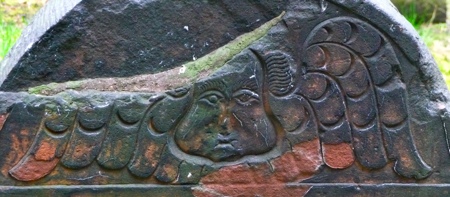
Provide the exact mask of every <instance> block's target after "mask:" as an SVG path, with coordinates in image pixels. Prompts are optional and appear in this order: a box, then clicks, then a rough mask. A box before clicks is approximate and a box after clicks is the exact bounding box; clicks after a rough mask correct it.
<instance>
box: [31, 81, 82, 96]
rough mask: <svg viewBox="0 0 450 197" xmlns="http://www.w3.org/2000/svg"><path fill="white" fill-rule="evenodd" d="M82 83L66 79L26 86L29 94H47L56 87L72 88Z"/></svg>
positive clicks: (78, 86)
mask: <svg viewBox="0 0 450 197" xmlns="http://www.w3.org/2000/svg"><path fill="white" fill-rule="evenodd" d="M82 85H83V82H82V81H68V82H65V83H49V84H45V85H40V86H36V87H31V88H28V93H30V94H48V93H49V92H53V91H55V90H56V89H63V90H74V89H77V88H80V87H81V86H82Z"/></svg>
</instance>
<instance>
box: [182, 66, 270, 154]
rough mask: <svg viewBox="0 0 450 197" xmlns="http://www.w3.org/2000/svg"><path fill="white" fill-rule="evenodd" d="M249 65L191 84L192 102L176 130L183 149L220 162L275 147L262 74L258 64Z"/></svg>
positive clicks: (259, 152)
mask: <svg viewBox="0 0 450 197" xmlns="http://www.w3.org/2000/svg"><path fill="white" fill-rule="evenodd" d="M249 67H252V68H251V69H248V68H247V69H244V71H241V72H235V73H228V74H225V75H221V76H218V77H215V78H212V79H209V80H207V81H203V82H199V83H197V84H195V85H194V101H193V104H192V106H191V108H190V109H189V111H188V113H187V114H186V116H185V118H184V119H183V120H182V121H181V123H180V125H179V126H178V128H177V129H176V131H175V141H176V143H177V144H178V146H179V148H180V149H181V150H182V151H184V152H186V153H188V154H192V155H198V156H202V157H205V158H208V159H210V160H212V161H215V162H219V161H234V160H237V159H239V158H241V157H243V156H245V155H257V154H261V153H265V152H267V151H269V150H271V149H272V148H273V147H274V146H275V144H276V132H275V129H274V127H273V125H272V123H271V121H270V120H269V118H268V116H267V115H266V112H265V110H264V105H263V100H262V74H261V71H260V68H259V66H258V65H255V66H249ZM255 67H256V68H255Z"/></svg>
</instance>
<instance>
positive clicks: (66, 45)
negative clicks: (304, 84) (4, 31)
mask: <svg viewBox="0 0 450 197" xmlns="http://www.w3.org/2000/svg"><path fill="white" fill-rule="evenodd" d="M286 2H287V1H286V0H275V1H274V0H263V1H239V2H236V1H217V2H215V1H200V2H197V1H177V0H170V1H151V0H142V1H141V0H139V1H138V0H136V1H133V0H129V1H128V0H127V1H81V0H70V1H67V2H66V1H58V0H53V1H49V2H48V3H47V4H46V6H45V8H44V12H41V14H38V16H37V17H36V18H35V20H34V21H33V22H32V24H31V26H30V27H29V28H28V31H27V32H26V33H25V35H24V36H23V37H22V40H21V42H23V44H21V45H19V46H17V47H16V48H15V49H14V51H13V53H12V54H10V56H7V57H6V58H5V63H4V64H3V65H2V66H1V67H2V70H3V71H2V72H3V74H2V75H1V76H0V81H1V82H3V83H2V86H1V88H0V89H1V90H3V91H17V90H24V89H26V88H28V87H33V86H37V85H41V84H43V83H50V82H64V81H72V80H79V79H85V78H95V77H128V76H133V75H137V74H143V73H156V72H160V71H165V70H168V69H171V68H174V67H176V66H180V65H181V64H183V63H184V62H187V61H191V60H192V59H195V58H199V57H202V56H204V55H205V54H207V53H209V52H211V51H213V50H214V49H217V48H218V47H220V46H222V45H224V44H226V43H227V42H229V41H231V40H233V39H235V38H236V37H237V36H239V35H241V34H243V33H245V32H249V31H252V30H254V29H255V28H257V27H259V26H261V24H263V23H265V22H267V21H268V20H270V19H272V18H274V17H276V16H278V15H279V14H280V13H281V12H282V11H283V10H286ZM67 9H69V10H70V11H68V12H62V13H60V12H59V11H60V10H67ZM54 12H56V13H54ZM44 13H45V14H44ZM50 16H51V17H50ZM36 30H38V31H36ZM42 30H45V32H42ZM28 37H32V39H29V38H28Z"/></svg>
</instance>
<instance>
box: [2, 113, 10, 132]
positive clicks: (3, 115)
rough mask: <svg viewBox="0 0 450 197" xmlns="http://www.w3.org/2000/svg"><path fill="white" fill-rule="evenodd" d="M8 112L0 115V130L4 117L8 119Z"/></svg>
mask: <svg viewBox="0 0 450 197" xmlns="http://www.w3.org/2000/svg"><path fill="white" fill-rule="evenodd" d="M8 115H9V114H2V115H0V130H2V129H3V125H4V124H5V121H6V119H8Z"/></svg>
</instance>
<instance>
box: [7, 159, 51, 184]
mask: <svg viewBox="0 0 450 197" xmlns="http://www.w3.org/2000/svg"><path fill="white" fill-rule="evenodd" d="M58 162H59V159H53V160H50V161H38V160H36V159H35V158H33V157H27V158H26V159H24V160H22V162H21V163H20V164H19V165H16V166H15V167H14V168H13V169H11V170H10V171H9V174H10V175H11V176H12V177H14V178H15V179H17V180H20V181H33V180H37V179H40V178H42V177H44V176H46V175H48V174H49V173H51V172H52V171H53V169H54V168H55V167H56V165H57V164H58Z"/></svg>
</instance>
